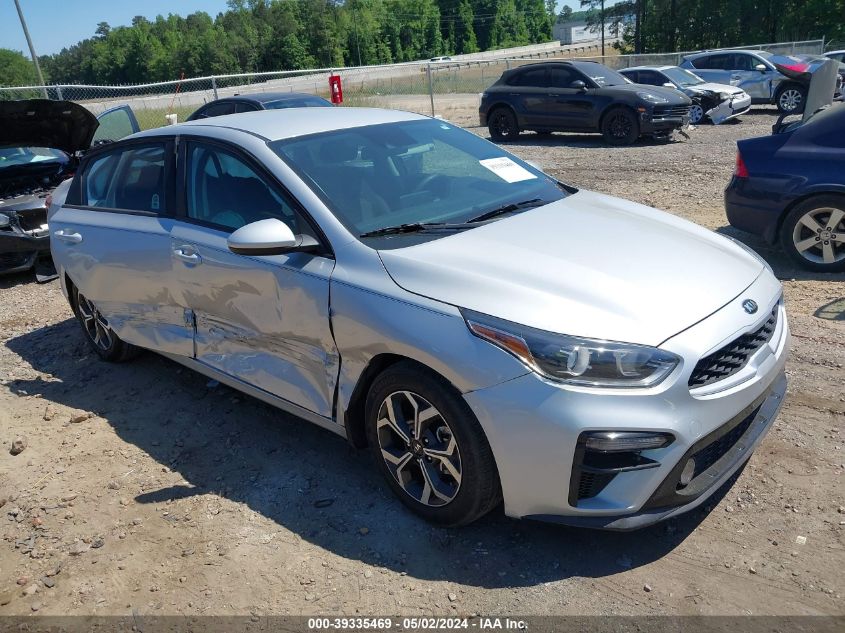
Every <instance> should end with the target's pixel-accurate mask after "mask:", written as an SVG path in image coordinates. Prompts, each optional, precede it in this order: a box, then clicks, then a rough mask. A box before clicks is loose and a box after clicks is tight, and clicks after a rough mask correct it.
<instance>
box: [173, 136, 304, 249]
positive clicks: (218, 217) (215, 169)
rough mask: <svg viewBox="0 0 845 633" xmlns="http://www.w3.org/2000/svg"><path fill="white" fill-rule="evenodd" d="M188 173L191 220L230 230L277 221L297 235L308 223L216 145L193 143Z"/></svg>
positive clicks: (266, 185) (274, 190) (244, 165)
mask: <svg viewBox="0 0 845 633" xmlns="http://www.w3.org/2000/svg"><path fill="white" fill-rule="evenodd" d="M187 172H188V182H187V191H186V193H187V214H188V217H189V218H192V219H194V220H198V221H200V222H203V223H207V224H212V225H214V226H215V227H216V228H220V229H222V230H228V231H234V230H236V229H239V228H241V227H242V226H245V225H247V224H250V223H252V222H256V221H258V220H265V219H267V218H276V219H279V220H281V221H282V222H284V223H285V224H287V225H288V226H289V227H290V229H291V231H293V232H294V234H298V233H301V232H302V230H301V229H302V226H304V225H305V223H304V222H300V221H299V216H298V214H297V212H296V211H295V210H294V207H293V205H292V204H291V203H290V201H289V200H288V199H287V198H286V197H285V196H283V195H281V194H280V193H279V192H278V191H277V190H276V189H275V188H274V187H272V186H270V185H269V184H268V183H267V182H266V181H265V179H264V178H263V177H262V176H260V175H259V174H258V173H256V172H255V170H253V169H252V167H250V166H249V165H248V164H247V163H246V162H245V161H243V160H242V159H241V158H239V157H238V156H236V155H235V154H233V153H231V152H228V151H226V150H224V149H222V148H220V147H218V146H216V145H206V144H203V143H190V144H189V146H188V157H187ZM300 225H302V226H300Z"/></svg>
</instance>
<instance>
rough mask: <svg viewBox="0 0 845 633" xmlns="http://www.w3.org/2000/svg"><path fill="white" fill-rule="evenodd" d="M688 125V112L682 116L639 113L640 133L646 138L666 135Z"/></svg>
mask: <svg viewBox="0 0 845 633" xmlns="http://www.w3.org/2000/svg"><path fill="white" fill-rule="evenodd" d="M688 125H689V112H687V114H682V115H675V114H650V113H648V112H642V113H640V133H641V134H644V135H646V136H649V135H653V134H658V135H660V134H667V133H669V132H673V131H675V130H680V129H681V128H683V127H686V126H688Z"/></svg>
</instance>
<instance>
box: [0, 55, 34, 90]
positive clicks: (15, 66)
mask: <svg viewBox="0 0 845 633" xmlns="http://www.w3.org/2000/svg"><path fill="white" fill-rule="evenodd" d="M39 61H40V60H39ZM37 83H38V79H37V75H36V73H35V64H33V63H32V61H30V60H29V59H27V58H26V57H24V54H23V53H21V52H20V51H11V50H9V49H8V48H0V86H32V85H35V84H37Z"/></svg>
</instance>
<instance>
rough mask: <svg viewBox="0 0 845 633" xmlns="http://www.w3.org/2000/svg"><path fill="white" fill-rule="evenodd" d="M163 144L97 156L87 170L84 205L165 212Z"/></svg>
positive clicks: (135, 147) (136, 147)
mask: <svg viewBox="0 0 845 633" xmlns="http://www.w3.org/2000/svg"><path fill="white" fill-rule="evenodd" d="M164 164H165V150H164V145H163V144H159V143H157V144H154V145H144V146H133V147H130V148H127V149H124V150H122V151H117V152H110V153H108V154H104V155H102V156H99V157H97V158H95V159H94V160H93V161H92V162H91V163H90V164H89V165H88V168H87V169H86V172H85V176H84V180H83V183H84V184H83V200H82V204H84V205H86V206H89V207H100V208H109V209H121V210H126V211H146V212H150V213H164V212H165V209H166V208H167V207H166V201H165V182H166V178H165V169H164Z"/></svg>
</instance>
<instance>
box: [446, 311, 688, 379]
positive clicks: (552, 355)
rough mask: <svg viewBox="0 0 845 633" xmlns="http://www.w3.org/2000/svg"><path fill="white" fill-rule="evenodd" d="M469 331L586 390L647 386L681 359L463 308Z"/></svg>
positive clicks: (544, 372) (544, 373)
mask: <svg viewBox="0 0 845 633" xmlns="http://www.w3.org/2000/svg"><path fill="white" fill-rule="evenodd" d="M461 314H462V315H463V317H464V320H465V321H466V323H467V327H469V329H470V332H472V333H473V334H475V335H476V336H478V337H479V338H482V339H484V340H485V341H488V342H490V343H492V344H493V345H496V346H498V347H501V348H502V349H503V350H505V351H506V352H509V353H510V354H513V355H514V356H516V357H517V358H518V359H519V360H521V361H522V362H523V363H525V364H526V365H527V366H528V367H529V368H531V369H532V370H534V371H535V372H537V373H538V374H540V375H541V376H544V377H546V378H548V379H550V380H554V381H557V382H562V383H566V384H569V385H580V386H585V387H627V388H630V387H651V386H653V385H656V384H658V383H659V382H661V381H662V380H663V379H664V378H666V377H667V376H668V375H669V374H670V373H672V370H673V369H675V367H677V366H678V363H679V362H680V360H681V359H680V358H679V357H678V356H676V355H675V354H672V353H670V352H666V351H663V350H661V349H657V348H656V347H647V346H645V345H633V344H628V343H614V342H610V341H600V340H595V339H586V338H579V337H575V336H567V335H565V334H554V333H552V332H546V331H544V330H538V329H536V328H532V327H528V326H525V325H519V324H517V323H513V322H511V321H505V320H504V319H497V318H496V317H491V316H488V315H485V314H479V313H478V312H472V311H471V310H464V309H462V310H461Z"/></svg>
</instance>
